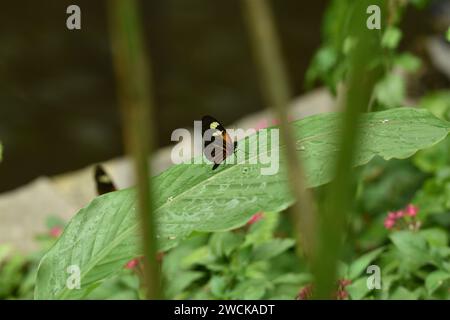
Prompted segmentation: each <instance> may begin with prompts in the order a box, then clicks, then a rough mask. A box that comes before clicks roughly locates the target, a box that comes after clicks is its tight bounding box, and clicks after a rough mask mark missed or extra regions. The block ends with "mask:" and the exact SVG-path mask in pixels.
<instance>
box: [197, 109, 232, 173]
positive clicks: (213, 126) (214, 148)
mask: <svg viewBox="0 0 450 320" xmlns="http://www.w3.org/2000/svg"><path fill="white" fill-rule="evenodd" d="M202 137H203V153H204V154H205V156H206V158H207V159H208V160H209V161H211V162H213V163H214V165H213V167H212V169H213V170H215V169H217V167H218V166H219V165H220V164H221V163H222V162H223V161H224V160H225V159H226V158H227V157H228V156H230V155H231V154H233V153H234V152H235V150H236V147H237V141H233V139H232V138H231V137H230V135H229V134H228V132H227V130H226V129H225V128H224V126H223V125H221V124H220V122H219V121H217V120H216V119H214V118H213V117H211V116H204V117H203V118H202Z"/></svg>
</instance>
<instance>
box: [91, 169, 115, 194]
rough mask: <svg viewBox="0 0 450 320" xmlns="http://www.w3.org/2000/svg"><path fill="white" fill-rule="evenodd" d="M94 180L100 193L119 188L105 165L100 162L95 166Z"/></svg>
mask: <svg viewBox="0 0 450 320" xmlns="http://www.w3.org/2000/svg"><path fill="white" fill-rule="evenodd" d="M94 180H95V184H96V187H97V193H98V195H102V194H105V193H108V192H112V191H116V190H117V188H116V186H115V185H114V183H113V181H112V179H111V177H110V176H109V175H108V174H107V173H106V171H105V169H103V167H102V166H101V165H99V164H98V165H96V166H95V171H94Z"/></svg>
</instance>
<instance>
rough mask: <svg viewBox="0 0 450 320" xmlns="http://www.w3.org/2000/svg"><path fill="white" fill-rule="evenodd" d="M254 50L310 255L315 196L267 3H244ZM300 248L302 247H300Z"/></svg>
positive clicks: (249, 0) (298, 231) (296, 219)
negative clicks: (277, 123) (275, 118)
mask: <svg viewBox="0 0 450 320" xmlns="http://www.w3.org/2000/svg"><path fill="white" fill-rule="evenodd" d="M242 1H243V11H244V15H245V18H246V22H247V25H248V30H249V34H250V38H251V40H252V44H253V51H254V54H255V57H256V60H257V62H258V67H259V71H260V75H261V88H262V91H263V92H264V94H265V98H266V101H267V103H268V104H269V105H270V106H272V107H273V108H274V111H275V114H277V116H278V118H279V120H280V124H281V125H280V129H281V138H282V139H283V142H284V143H285V145H286V147H285V148H284V149H285V150H286V151H285V156H286V160H287V167H288V178H289V184H290V188H291V191H292V193H293V195H294V198H295V204H294V207H293V208H292V211H291V212H292V220H293V222H294V226H295V230H296V235H297V237H298V240H301V241H298V242H301V245H302V249H303V252H304V253H305V254H306V255H309V254H310V253H311V252H312V250H313V246H314V233H313V232H314V225H315V223H314V218H315V213H314V212H315V207H314V202H313V197H312V195H311V193H310V192H309V190H308V189H306V186H305V178H304V172H303V168H302V166H301V163H300V162H299V159H298V157H297V151H296V143H295V139H294V137H293V135H292V133H291V130H290V127H289V124H288V115H287V114H288V112H287V108H288V105H289V102H290V99H291V93H290V89H289V82H288V78H287V74H286V70H285V67H284V65H283V58H282V56H281V48H280V44H279V41H278V37H277V34H276V31H275V26H274V22H273V18H272V15H271V12H270V8H269V6H268V4H267V2H266V0H242ZM298 248H299V247H298Z"/></svg>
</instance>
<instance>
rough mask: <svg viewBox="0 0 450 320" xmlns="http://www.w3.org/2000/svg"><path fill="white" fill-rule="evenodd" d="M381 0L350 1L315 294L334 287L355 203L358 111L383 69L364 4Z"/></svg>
mask: <svg viewBox="0 0 450 320" xmlns="http://www.w3.org/2000/svg"><path fill="white" fill-rule="evenodd" d="M381 2H382V1H380V0H370V1H367V0H361V1H358V2H356V1H355V3H354V5H355V6H356V10H349V12H352V13H354V14H352V16H351V17H350V21H351V22H350V23H351V27H350V30H351V32H350V34H348V35H347V38H346V41H351V42H352V43H353V47H352V48H351V51H350V53H349V57H348V59H349V63H350V64H349V72H348V75H347V83H346V84H347V85H346V87H347V90H346V92H345V97H344V106H345V110H344V112H343V115H342V123H341V135H340V137H339V139H340V143H339V145H340V148H339V152H338V154H337V159H336V165H335V176H334V180H333V182H331V183H330V185H329V186H328V187H327V190H326V196H325V203H324V205H323V207H322V208H321V210H320V219H319V225H318V231H319V232H318V233H319V234H318V235H319V237H318V244H317V245H318V246H317V252H315V254H314V257H313V272H314V275H315V288H316V289H315V293H314V296H315V298H320V299H331V298H333V293H334V292H335V290H336V287H337V286H336V278H337V263H338V260H339V257H340V253H341V251H342V247H343V238H344V231H345V226H346V221H347V214H348V212H350V211H351V210H352V209H353V202H354V196H355V181H356V177H355V170H354V169H353V162H354V158H355V153H356V150H357V148H358V145H357V142H358V136H359V125H358V120H359V117H360V114H361V113H362V112H363V111H364V110H367V107H368V105H369V103H370V98H371V94H372V91H373V88H374V85H375V83H376V81H377V79H378V78H379V76H380V75H381V73H380V70H381V69H382V66H381V65H377V63H376V62H377V59H378V61H379V58H380V55H381V52H382V51H381V48H380V46H379V37H378V36H377V32H379V31H378V30H368V29H367V27H366V19H367V17H368V15H366V9H367V7H368V6H369V5H371V4H377V5H379V6H380V7H382V6H381Z"/></svg>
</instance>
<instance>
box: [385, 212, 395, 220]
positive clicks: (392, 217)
mask: <svg viewBox="0 0 450 320" xmlns="http://www.w3.org/2000/svg"><path fill="white" fill-rule="evenodd" d="M396 218H397V213H396V212H389V213H388V216H387V219H391V220H395V219H396Z"/></svg>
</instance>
